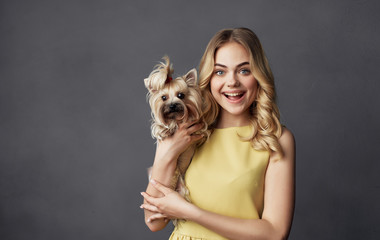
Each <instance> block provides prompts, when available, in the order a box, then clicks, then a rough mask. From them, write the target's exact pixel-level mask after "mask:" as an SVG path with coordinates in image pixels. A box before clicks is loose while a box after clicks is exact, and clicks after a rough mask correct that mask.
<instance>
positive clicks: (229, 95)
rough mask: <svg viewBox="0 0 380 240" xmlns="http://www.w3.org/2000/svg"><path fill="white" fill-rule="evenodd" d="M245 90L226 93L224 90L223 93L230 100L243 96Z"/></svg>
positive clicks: (237, 99) (236, 99)
mask: <svg viewBox="0 0 380 240" xmlns="http://www.w3.org/2000/svg"><path fill="white" fill-rule="evenodd" d="M244 94H245V92H231V93H228V92H224V93H223V95H224V96H225V97H226V98H227V99H228V100H230V101H233V102H235V101H239V100H240V99H241V98H242V97H243V96H244Z"/></svg>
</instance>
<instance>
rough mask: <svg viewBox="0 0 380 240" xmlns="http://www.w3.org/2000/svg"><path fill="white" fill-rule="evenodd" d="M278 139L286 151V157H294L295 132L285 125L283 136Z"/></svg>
mask: <svg viewBox="0 0 380 240" xmlns="http://www.w3.org/2000/svg"><path fill="white" fill-rule="evenodd" d="M278 141H279V143H280V145H281V147H282V150H283V151H284V157H285V158H287V157H290V158H294V152H295V145H296V143H295V138H294V136H293V133H292V132H291V131H290V130H289V129H287V128H286V127H283V128H282V134H281V137H280V138H279V139H278Z"/></svg>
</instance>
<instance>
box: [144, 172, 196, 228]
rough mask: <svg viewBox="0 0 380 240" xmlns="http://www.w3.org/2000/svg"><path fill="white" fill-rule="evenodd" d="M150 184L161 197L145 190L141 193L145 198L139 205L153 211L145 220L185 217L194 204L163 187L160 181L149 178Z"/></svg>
mask: <svg viewBox="0 0 380 240" xmlns="http://www.w3.org/2000/svg"><path fill="white" fill-rule="evenodd" d="M151 184H152V185H153V186H154V188H155V189H157V190H158V191H160V192H161V193H162V194H163V195H164V196H163V197H152V196H150V195H149V194H147V193H146V192H142V193H141V195H142V196H143V197H144V199H145V203H144V204H142V205H141V206H140V207H141V208H143V209H146V210H149V211H151V212H153V213H154V214H153V215H151V216H150V217H149V218H148V220H147V222H152V221H154V220H156V219H186V218H187V216H188V214H189V213H191V211H192V208H193V207H194V205H192V204H191V203H189V202H187V201H186V200H185V199H184V198H183V197H182V196H181V195H180V194H179V193H178V192H176V191H174V190H172V189H170V188H168V187H165V186H164V185H162V184H161V183H159V182H157V181H155V180H153V179H152V180H151Z"/></svg>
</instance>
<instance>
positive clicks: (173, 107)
mask: <svg viewBox="0 0 380 240" xmlns="http://www.w3.org/2000/svg"><path fill="white" fill-rule="evenodd" d="M169 108H170V111H172V112H173V111H175V110H176V109H177V104H175V103H173V104H170V106H169Z"/></svg>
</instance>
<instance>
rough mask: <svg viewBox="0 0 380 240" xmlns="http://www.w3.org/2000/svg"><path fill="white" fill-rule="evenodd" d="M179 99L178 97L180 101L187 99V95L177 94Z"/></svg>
mask: <svg viewBox="0 0 380 240" xmlns="http://www.w3.org/2000/svg"><path fill="white" fill-rule="evenodd" d="M177 97H178V98H179V99H184V98H185V94H183V93H178V94H177Z"/></svg>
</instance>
